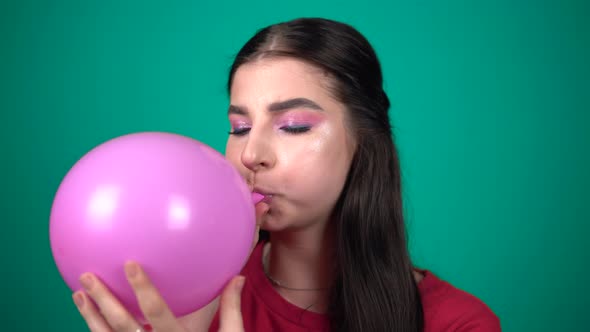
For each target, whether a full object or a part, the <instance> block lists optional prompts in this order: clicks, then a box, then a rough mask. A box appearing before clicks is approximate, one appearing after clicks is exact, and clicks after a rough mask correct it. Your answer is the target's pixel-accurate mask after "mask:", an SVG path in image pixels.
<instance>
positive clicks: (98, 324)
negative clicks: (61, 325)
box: [72, 291, 112, 332]
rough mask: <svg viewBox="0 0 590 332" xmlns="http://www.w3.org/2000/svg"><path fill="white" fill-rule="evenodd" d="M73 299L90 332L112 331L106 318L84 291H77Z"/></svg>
mask: <svg viewBox="0 0 590 332" xmlns="http://www.w3.org/2000/svg"><path fill="white" fill-rule="evenodd" d="M72 299H73V300H74V303H75V304H76V307H77V308H78V311H79V312H80V315H82V318H84V321H85V322H86V325H88V328H89V329H90V331H92V332H111V331H112V330H111V328H110V327H109V324H108V323H107V322H106V320H105V319H104V317H103V316H102V315H101V314H100V313H99V312H98V310H97V309H96V306H95V305H94V303H92V301H91V300H90V298H88V296H87V295H86V294H85V293H84V292H83V291H77V292H75V293H74V294H72Z"/></svg>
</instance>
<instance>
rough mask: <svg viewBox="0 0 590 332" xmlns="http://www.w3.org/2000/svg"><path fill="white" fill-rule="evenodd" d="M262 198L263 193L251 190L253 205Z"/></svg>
mask: <svg viewBox="0 0 590 332" xmlns="http://www.w3.org/2000/svg"><path fill="white" fill-rule="evenodd" d="M263 199H264V195H263V194H261V193H257V192H253V193H252V203H253V204H254V205H256V204H258V202H260V201H261V200H263Z"/></svg>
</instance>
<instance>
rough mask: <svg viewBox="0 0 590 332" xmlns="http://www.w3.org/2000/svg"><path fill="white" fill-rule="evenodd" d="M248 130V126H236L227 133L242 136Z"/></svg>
mask: <svg viewBox="0 0 590 332" xmlns="http://www.w3.org/2000/svg"><path fill="white" fill-rule="evenodd" d="M249 131H250V128H248V127H244V128H236V129H234V130H233V131H230V132H229V133H228V134H230V135H236V136H244V135H246V134H247V133H248V132H249Z"/></svg>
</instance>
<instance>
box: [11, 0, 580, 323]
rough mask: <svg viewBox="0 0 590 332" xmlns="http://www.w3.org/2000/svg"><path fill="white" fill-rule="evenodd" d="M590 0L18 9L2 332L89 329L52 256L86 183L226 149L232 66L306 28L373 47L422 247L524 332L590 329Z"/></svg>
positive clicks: (106, 4) (62, 4)
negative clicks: (290, 25)
mask: <svg viewBox="0 0 590 332" xmlns="http://www.w3.org/2000/svg"><path fill="white" fill-rule="evenodd" d="M587 3H588V2H586V1H578V2H574V1H558V0H555V1H458V0H452V1H451V0H445V1H434V0H431V1H429V0H420V1H419V0H415V1H358V0H357V1H317V0H313V1H309V0H298V1H293V2H290V3H287V2H282V1H268V0H264V1H253V2H252V1H229V0H228V1H216V2H214V1H208V2H207V1H196V0H195V1H160V2H156V1H66V0H61V1H28V0H20V1H16V0H15V1H6V0H5V1H2V2H1V3H0V52H1V53H0V112H1V115H0V124H1V127H0V135H1V137H0V138H1V142H2V145H1V148H2V150H1V151H0V152H1V158H2V162H1V166H0V167H1V172H0V181H1V182H0V183H1V188H2V191H1V193H2V197H1V199H0V204H1V222H2V228H1V230H0V234H1V238H0V240H1V241H0V243H1V246H2V247H1V248H0V250H1V251H0V252H1V257H2V265H1V266H2V273H1V279H0V284H1V286H2V292H1V294H2V301H1V302H0V303H1V304H0V305H1V306H2V308H1V310H0V313H1V316H2V320H1V321H0V330H3V331H37V330H44V331H74V330H77V331H83V330H86V327H85V325H84V323H83V321H82V319H81V318H80V317H79V315H78V313H77V311H76V309H75V307H74V305H73V303H72V302H71V298H70V290H69V289H68V288H67V287H66V286H65V283H64V282H63V281H62V279H61V277H60V275H59V273H58V271H57V269H56V267H55V265H54V262H53V259H52V256H51V252H50V247H49V238H48V218H49V211H50V207H51V203H52V199H53V195H54V193H55V191H56V189H57V187H58V185H59V183H60V181H61V179H62V178H63V176H64V175H65V174H66V172H67V171H68V169H69V168H70V167H71V166H72V165H73V164H74V163H75V162H76V161H77V160H78V158H80V157H81V156H82V155H83V154H84V153H86V152H87V151H88V150H89V149H91V148H92V147H94V146H96V145H97V144H99V143H102V142H103V141H105V140H107V139H110V138H113V137H115V136H119V135H122V134H126V133H130V132H137V131H144V130H163V131H172V132H176V133H181V134H185V135H188V136H191V137H194V138H196V139H199V140H201V141H203V142H205V143H207V144H209V145H211V146H212V147H214V148H215V149H217V150H219V151H220V152H223V150H224V144H225V139H226V135H227V134H226V132H227V130H228V129H229V126H228V125H227V120H226V114H225V112H226V108H227V102H228V100H227V96H226V94H225V80H226V75H227V70H228V68H229V66H230V63H231V59H232V56H233V55H234V54H235V53H236V52H237V50H238V49H239V47H240V46H241V45H242V44H243V43H244V42H245V41H246V40H247V38H249V37H250V36H251V35H252V34H253V33H254V32H255V31H256V30H257V29H258V28H261V27H262V26H265V25H267V24H270V23H275V22H277V21H281V20H286V19H291V18H295V17H299V16H324V17H328V18H333V19H338V20H343V21H346V22H348V23H350V24H353V25H354V26H356V27H357V28H358V29H359V30H360V31H361V32H363V33H364V34H365V35H366V36H367V37H368V38H369V39H370V41H371V42H372V43H373V44H374V46H375V48H376V50H377V52H378V54H379V56H380V59H381V60H382V62H383V69H384V72H385V81H386V90H387V91H388V93H389V95H390V98H391V100H392V113H391V114H392V121H393V123H394V127H395V135H396V138H397V142H398V144H399V147H400V150H401V157H402V166H403V173H404V183H405V193H406V196H405V198H406V210H407V216H408V217H407V219H408V223H409V229H410V237H411V239H410V241H411V250H412V254H413V256H414V259H415V260H416V262H417V264H418V265H420V266H421V267H424V268H428V269H430V270H432V271H434V272H435V273H437V274H439V276H441V277H442V278H444V279H447V280H449V281H450V282H452V283H453V284H454V285H456V286H458V287H460V288H463V289H465V290H467V291H469V292H471V293H473V294H475V295H476V296H478V297H479V298H481V299H482V300H484V301H485V302H486V303H488V305H489V306H490V307H491V308H492V309H493V310H494V311H495V312H496V313H497V314H498V315H499V317H500V318H501V321H502V325H503V328H504V330H505V331H581V330H584V329H585V328H587V326H589V325H590V319H589V318H588V317H589V316H590V315H588V309H589V308H590V301H589V299H588V297H589V296H590V292H589V283H588V282H587V279H588V277H587V273H588V261H589V257H588V256H589V250H588V249H589V248H588V245H587V244H585V242H586V240H587V237H588V235H589V232H588V231H589V229H590V226H589V223H590V212H589V208H588V205H589V204H588V203H590V199H589V197H590V195H589V193H588V189H587V188H588V186H589V185H590V172H589V169H590V154H589V144H588V143H589V142H590V135H589V130H590V125H589V122H590V121H589V120H590V116H589V115H588V113H589V111H590V107H589V106H590V102H589V95H590V82H589V81H590V80H589V77H590V66H589V62H590V61H589V59H590V51H589V49H590V46H589V44H590V33H589V32H590V24H589V20H588V17H589V16H590V11H589V6H588V5H587Z"/></svg>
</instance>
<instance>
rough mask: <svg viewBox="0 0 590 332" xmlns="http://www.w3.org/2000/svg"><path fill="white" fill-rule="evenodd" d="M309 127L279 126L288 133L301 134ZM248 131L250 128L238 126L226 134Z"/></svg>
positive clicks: (242, 133)
mask: <svg viewBox="0 0 590 332" xmlns="http://www.w3.org/2000/svg"><path fill="white" fill-rule="evenodd" d="M309 129H311V127H309V126H293V127H281V130H283V131H285V132H287V133H289V134H294V135H296V134H302V133H305V132H307V131H309ZM249 131H250V128H238V129H234V130H233V131H230V132H229V133H228V134H230V135H235V136H244V135H246V134H247V133H248V132H249Z"/></svg>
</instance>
